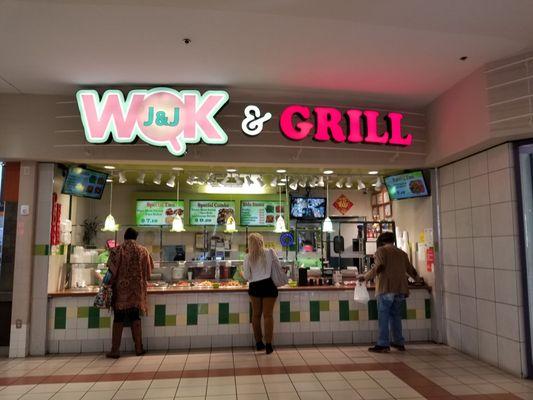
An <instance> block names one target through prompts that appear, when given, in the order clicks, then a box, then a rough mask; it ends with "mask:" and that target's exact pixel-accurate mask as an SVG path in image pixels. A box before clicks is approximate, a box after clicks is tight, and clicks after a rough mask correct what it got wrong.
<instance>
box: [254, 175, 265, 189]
mask: <svg viewBox="0 0 533 400" xmlns="http://www.w3.org/2000/svg"><path fill="white" fill-rule="evenodd" d="M256 181H257V183H259V186H261V187H264V186H265V181H264V180H263V178H262V177H260V176H258V177H257V178H256Z"/></svg>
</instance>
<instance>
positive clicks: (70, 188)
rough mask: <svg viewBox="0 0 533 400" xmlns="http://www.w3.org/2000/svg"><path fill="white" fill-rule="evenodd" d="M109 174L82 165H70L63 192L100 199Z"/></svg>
mask: <svg viewBox="0 0 533 400" xmlns="http://www.w3.org/2000/svg"><path fill="white" fill-rule="evenodd" d="M107 176H108V174H106V173H105V172H98V171H93V170H90V169H86V168H81V167H70V168H69V170H68V173H67V176H66V177H65V182H64V183H63V189H62V190H61V193H63V194H68V195H71V196H78V197H88V198H90V199H100V198H101V197H102V194H103V193H104V188H105V183H106V179H107Z"/></svg>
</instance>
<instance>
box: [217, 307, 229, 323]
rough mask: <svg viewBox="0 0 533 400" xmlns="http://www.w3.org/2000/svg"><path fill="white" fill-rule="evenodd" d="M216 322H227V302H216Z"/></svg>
mask: <svg viewBox="0 0 533 400" xmlns="http://www.w3.org/2000/svg"><path fill="white" fill-rule="evenodd" d="M218 323H219V324H220V325H226V324H229V303H218Z"/></svg>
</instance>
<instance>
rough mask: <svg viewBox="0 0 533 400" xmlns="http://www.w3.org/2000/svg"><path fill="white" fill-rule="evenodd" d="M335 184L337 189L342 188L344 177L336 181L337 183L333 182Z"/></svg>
mask: <svg viewBox="0 0 533 400" xmlns="http://www.w3.org/2000/svg"><path fill="white" fill-rule="evenodd" d="M335 186H337V187H338V188H339V189H342V187H343V186H344V179H343V178H341V179H339V180H338V181H337V183H336V184H335Z"/></svg>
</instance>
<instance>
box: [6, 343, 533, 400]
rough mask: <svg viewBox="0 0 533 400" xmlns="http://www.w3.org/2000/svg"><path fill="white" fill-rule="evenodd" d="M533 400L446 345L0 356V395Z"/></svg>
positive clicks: (507, 378) (525, 389) (532, 392)
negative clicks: (401, 348) (111, 355)
mask: <svg viewBox="0 0 533 400" xmlns="http://www.w3.org/2000/svg"><path fill="white" fill-rule="evenodd" d="M424 398H426V399H429V400H499V399H501V400H512V399H515V400H520V398H522V399H525V400H533V381H527V380H522V379H519V378H516V377H514V376H511V375H509V374H506V373H504V372H502V371H500V370H498V369H496V368H494V367H491V366H489V365H487V364H484V363H482V362H480V361H477V360H474V359H472V358H470V357H468V356H466V355H464V354H461V353H459V352H457V351H455V350H453V349H451V348H448V347H446V346H438V345H431V344H420V345H411V346H409V348H408V351H407V352H405V353H399V352H392V353H389V354H372V353H368V352H367V351H366V347H357V346H312V347H279V348H277V349H276V351H275V352H274V353H273V354H271V355H270V356H266V355H265V354H264V353H256V352H254V351H253V350H251V349H250V350H248V349H233V350H226V351H223V350H214V349H213V350H203V351H202V350H194V351H188V352H180V351H176V352H164V353H150V354H147V355H145V356H143V357H134V356H132V355H129V354H126V355H124V356H123V357H121V358H120V359H118V360H109V359H106V358H105V357H104V356H103V354H93V355H87V354H83V355H80V354H75V355H58V356H47V357H31V358H26V359H6V358H2V359H0V399H2V400H11V399H24V400H26V399H27V400H48V399H52V400H62V399H65V400H79V399H82V400H112V399H117V400H128V399H182V400H185V399H189V400H193V399H195V400H206V399H213V400H278V399H279V400H284V399H295V400H296V399H300V400H320V399H330V400H331V399H332V400H344V399H355V400H392V399H399V400H415V399H424Z"/></svg>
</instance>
